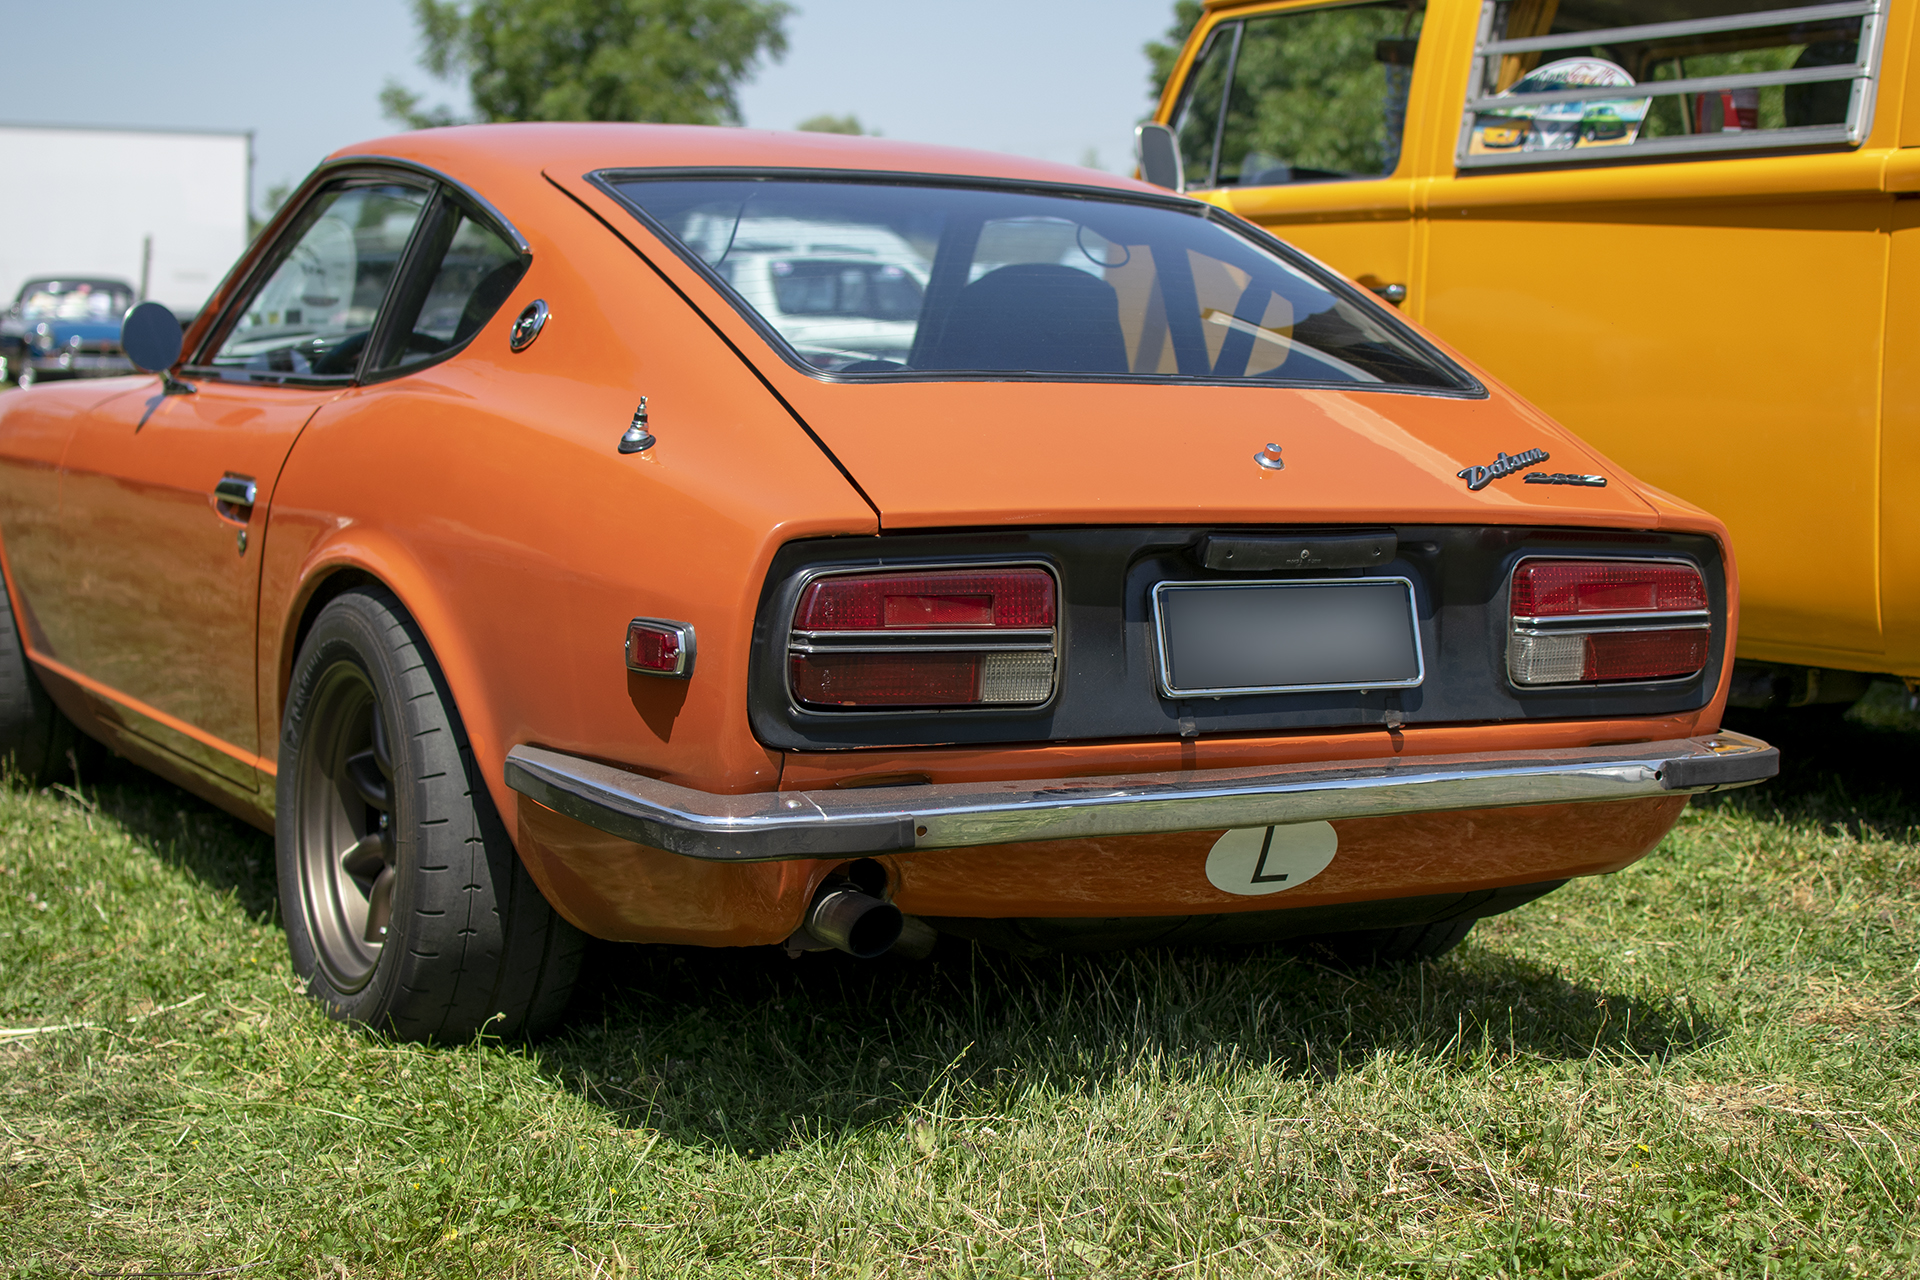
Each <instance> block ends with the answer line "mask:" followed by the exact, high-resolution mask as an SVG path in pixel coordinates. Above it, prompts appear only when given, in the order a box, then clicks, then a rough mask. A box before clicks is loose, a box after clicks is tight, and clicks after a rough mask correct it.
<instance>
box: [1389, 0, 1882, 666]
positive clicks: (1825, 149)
mask: <svg viewBox="0 0 1920 1280" xmlns="http://www.w3.org/2000/svg"><path fill="white" fill-rule="evenodd" d="M1863 11H1864V12H1863ZM1911 12H1912V10H1911V9H1910V8H1908V9H1906V10H1905V11H1904V13H1905V14H1911ZM1902 17H1903V13H1902V11H1901V10H1899V9H1896V10H1893V11H1892V12H1891V13H1890V14H1889V13H1888V12H1887V11H1885V10H1883V9H1881V8H1879V7H1878V6H1875V5H1872V4H1861V5H1827V6H1823V7H1819V8H1790V7H1789V6H1788V5H1787V4H1785V3H1783V2H1782V0H1735V2H1733V3H1719V0H1711V2H1709V0H1685V2H1680V0H1486V3H1485V4H1484V5H1482V6H1480V18H1479V25H1478V29H1477V35H1476V36H1475V37H1474V44H1473V47H1472V49H1471V51H1470V52H1471V57H1470V58H1469V57H1461V58H1460V59H1459V63H1458V65H1459V67H1460V71H1462V72H1466V73H1467V74H1465V75H1461V74H1459V72H1455V73H1453V74H1454V83H1453V87H1452V88H1451V89H1450V90H1449V91H1448V92H1449V96H1450V97H1451V102H1452V111H1453V116H1452V122H1451V125H1452V130H1453V137H1454V139H1455V148H1456V150H1455V154H1454V156H1453V165H1454V168H1455V176H1453V177H1451V178H1444V177H1443V178H1436V179H1435V180H1434V181H1433V182H1432V183H1431V184H1430V185H1429V187H1428V189H1427V194H1426V195H1425V197H1424V198H1423V201H1422V203H1423V205H1424V209H1423V215H1422V216H1423V218H1424V219H1425V225H1424V232H1425V238H1424V246H1425V247H1424V259H1425V267H1424V270H1425V275H1424V278H1423V280H1422V288H1423V302H1424V307H1423V311H1422V317H1423V319H1424V321H1425V323H1426V324H1427V325H1428V326H1429V327H1431V328H1432V329H1433V330H1434V331H1435V332H1436V333H1438V334H1439V335H1440V336H1441V337H1442V338H1445V339H1446V340H1447V341H1449V342H1451V343H1453V344H1454V345H1455V346H1457V347H1459V348H1460V349H1462V350H1464V351H1465V352H1467V353H1468V354H1469V355H1471V356H1472V357H1473V358H1474V359H1475V360H1477V361H1479V362H1480V363H1481V364H1482V365H1484V366H1485V367H1486V368H1488V369H1489V370H1490V371H1491V372H1492V373H1493V374H1495V375H1496V376H1498V377H1499V378H1501V379H1503V380H1504V381H1506V382H1507V383H1508V384H1510V385H1511V386H1513V387H1514V388H1515V389H1516V390H1518V391H1519V392H1521V394H1523V395H1525V396H1527V397H1528V398H1529V399H1531V400H1533V401H1534V402H1535V403H1536V404H1538V405H1540V407H1541V408H1543V409H1545V410H1546V411H1547V412H1548V413H1551V414H1552V415H1553V416H1554V417H1555V418H1557V419H1558V420H1559V421H1560V422H1562V423H1563V424H1565V425H1566V426H1568V427H1570V428H1571V429H1573V430H1574V431H1576V432H1578V433H1579V434H1580V435H1582V436H1583V437H1585V438H1586V439H1587V440H1588V441H1590V442H1591V443H1593V444H1594V445H1596V446H1598V447H1599V448H1600V449H1602V450H1604V451H1605V452H1606V453H1607V454H1608V455H1610V456H1611V457H1612V458H1613V459H1614V460H1615V461H1617V462H1619V463H1621V464H1622V465H1623V466H1625V467H1626V468H1628V469H1629V470H1630V471H1632V472H1633V473H1634V474H1635V475H1637V476H1639V477H1640V478H1641V479H1644V480H1647V481H1650V482H1652V483H1653V484H1656V485H1659V486H1660V487H1662V488H1664V489H1667V490H1669V491H1671V492H1673V493H1675V494H1678V495H1679V496H1680V497H1682V498H1685V499H1687V500H1689V501H1692V502H1696V503H1698V504H1699V505H1701V506H1703V507H1705V508H1707V509H1708V510H1710V511H1712V512H1713V513H1714V514H1715V515H1717V516H1719V517H1720V518H1721V519H1723V520H1725V521H1726V523H1727V526H1728V528H1729V529H1730V530H1731V532H1732V536H1733V544H1734V549H1735V551H1736V553H1737V554H1738V557H1739V563H1740V576H1741V622H1740V652H1741V654H1742V656H1743V657H1747V658H1750V659H1757V660H1761V661H1769V662H1789V663H1798V664H1805V665H1810V666H1830V667H1842V668H1848V669H1853V670H1865V671H1874V670H1881V669H1884V667H1883V663H1884V657H1883V656H1882V655H1883V651H1884V645H1883V640H1882V632H1881V619H1880V596H1879V569H1878V550H1879V547H1878V543H1879V530H1878V520H1879V509H1880V485H1879V480H1878V468H1879V465H1880V460H1881V459H1880V446H1879V430H1880V417H1879V395H1880V390H1881V387H1880V378H1881V349H1882V348H1881V344H1882V326H1883V319H1882V298H1883V290H1884V289H1885V287H1886V279H1887V267H1888V259H1887V255H1888V251H1889V236H1888V229H1889V226H1890V220H1891V219H1892V218H1893V217H1894V214H1895V209H1894V200H1893V197H1891V196H1890V195H1888V194H1887V193H1886V191H1885V190H1884V189H1883V187H1882V183H1881V171H1882V168H1883V166H1884V164H1885V161H1886V159H1887V156H1888V154H1889V144H1890V143H1891V142H1892V141H1893V137H1892V133H1891V129H1892V117H1894V116H1895V115H1896V114H1897V111H1896V110H1895V107H1894V105H1893V103H1891V102H1890V103H1888V104H1887V106H1886V107H1885V109H1884V110H1883V111H1882V113H1881V115H1882V117H1883V118H1882V119H1879V120H1876V119H1875V117H1874V99H1875V91H1876V89H1877V88H1878V87H1879V86H1880V85H1881V84H1883V83H1886V81H1885V80H1884V76H1885V73H1886V71H1887V69H1888V67H1887V64H1885V63H1883V62H1882V59H1881V58H1880V42H1881V35H1882V30H1883V28H1885V27H1886V24H1887V23H1888V22H1889V21H1891V20H1892V19H1896V18H1902ZM1901 41H1902V43H1903V42H1904V33H1903V34H1902V36H1901ZM1887 47H1888V49H1889V50H1892V49H1894V48H1897V47H1899V46H1898V45H1896V44H1889V45H1888V46H1887ZM1458 52H1459V53H1462V54H1466V53H1468V52H1469V50H1467V49H1460V50H1458ZM1889 61H1891V62H1892V63H1893V64H1894V65H1895V66H1897V65H1898V62H1899V61H1900V60H1898V59H1890V60H1889ZM1896 83H1897V82H1896ZM1437 133H1438V125H1437V124H1436V136H1437Z"/></svg>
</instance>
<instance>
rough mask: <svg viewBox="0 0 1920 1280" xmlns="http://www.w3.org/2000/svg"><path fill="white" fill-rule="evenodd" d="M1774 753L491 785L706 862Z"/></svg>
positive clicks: (1719, 764) (599, 771) (552, 776)
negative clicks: (733, 785)
mask: <svg viewBox="0 0 1920 1280" xmlns="http://www.w3.org/2000/svg"><path fill="white" fill-rule="evenodd" d="M1779 770H1780V753H1779V751H1777V750H1776V749H1775V748H1773V747H1770V746H1768V745H1767V744H1766V743H1764V742H1762V741H1760V740H1759V739H1758V738H1750V737H1747V736H1746V735H1744V734H1739V733H1728V732H1724V731H1723V732H1720V733H1715V734H1708V735H1705V736H1702V737H1695V738H1680V739H1674V740H1670V741H1665V742H1643V743H1635V744H1632V745H1629V746H1608V747H1589V748H1579V749H1557V750H1547V751H1514V752H1500V753H1493V754H1482V755H1473V756H1415V757H1410V758H1407V759H1404V760H1393V761H1388V762H1378V761H1368V762H1365V763H1342V764H1333V765H1328V764H1323V763H1316V764H1304V765H1290V766H1264V767H1255V768H1238V769H1206V770H1191V771H1186V772H1173V773H1147V774H1130V775H1119V776H1108V777H1099V778H1044V779H1029V780H1021V781H1009V782H979V783H942V784H934V785H926V786H912V787H870V788H855V789H849V790H818V791H773V792H754V793H751V794H747V795H714V794H711V793H708V792H704V791H695V790H693V789H691V788H689V787H682V786H677V785H675V784H674V783H671V782H662V781H660V780H658V779H655V778H647V777H643V776H641V775H638V774H634V773H629V772H627V771H625V770H622V769H617V768H614V767H612V766H609V765H605V764H600V763H597V762H595V761H592V760H587V759H583V758H581V757H579V756H573V755H567V754H565V753H562V752H558V751H548V750H546V749H544V748H540V747H532V746H521V747H515V748H514V749H513V750H512V751H510V752H508V754H507V768H506V777H507V785H509V786H510V787H512V788H513V789H514V790H515V791H518V792H519V793H520V794H522V795H524V796H527V797H528V798H529V799H532V800H535V801H538V802H539V803H540V804H543V805H545V806H547V807H548V808H550V809H553V810H555V811H557V812H559V813H562V814H565V815H566V816H568V817H570V818H573V819H575V820H576V821H579V822H583V823H585V824H586V825H588V826H590V827H594V828H596V829H598V830H600V831H604V832H606V833H607V834H609V835H612V836H616V837H618V838H620V839H622V840H629V841H632V842H634V843H636V844H642V845H648V846H650V847H653V848H656V849H665V850H667V851H669V852H672V853H677V854H681V855H683V856H685V857H689V858H698V859H702V860H705V861H712V862H776V861H783V860H788V859H798V858H843V857H859V856H863V855H872V854H884V853H895V852H900V851H904V850H909V849H962V848H967V847H970V846H975V845H995V844H1012V843H1018V842H1025V841H1034V840H1072V839H1084V838H1100V837H1109V836H1129V835H1154V834H1163V833H1168V832H1177V831H1206V830H1220V829H1226V828H1234V827H1264V826H1276V825H1284V824H1288V823H1296V822H1319V821H1329V820H1337V819H1341V818H1372V817H1381V816H1387V815H1396V814H1413V813H1440V812H1446V811H1449V810H1466V809H1499V808H1512V807H1516V806H1523V805H1544V804H1565V803H1569V802H1576V801H1589V800H1596V801H1598V800H1635V799H1644V798H1651V797H1658V796H1671V795H1676V794H1678V795H1692V794H1700V793H1703V792H1709V791H1721V790H1726V789H1729V788H1732V787H1744V786H1751V785H1752V784H1754V783H1756V782H1764V781H1765V780H1766V779H1768V778H1771V777H1773V776H1774V775H1775V774H1776V773H1778V772H1779Z"/></svg>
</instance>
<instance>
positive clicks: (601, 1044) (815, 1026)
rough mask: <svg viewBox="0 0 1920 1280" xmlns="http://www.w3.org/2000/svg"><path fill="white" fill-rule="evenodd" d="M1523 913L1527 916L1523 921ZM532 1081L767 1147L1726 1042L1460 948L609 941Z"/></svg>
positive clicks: (1662, 1015)
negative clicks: (998, 1116) (1046, 1096)
mask: <svg viewBox="0 0 1920 1280" xmlns="http://www.w3.org/2000/svg"><path fill="white" fill-rule="evenodd" d="M1523 909H1524V908H1523ZM590 963H591V964H593V966H594V970H593V972H591V973H590V974H589V976H588V978H587V981H586V983H585V984H584V986H583V989H582V991H581V993H580V995H579V997H578V998H577V999H576V1001H575V1005H574V1011H573V1025H572V1029H570V1030H568V1031H566V1032H563V1033H562V1034H561V1035H559V1036H557V1037H555V1038H554V1039H553V1040H551V1041H548V1042H547V1043H546V1044H544V1045H542V1046H540V1047H539V1049H538V1051H537V1052H538V1055H539V1058H540V1060H541V1062H542V1064H543V1068H544V1070H545V1071H546V1072H547V1073H548V1074H549V1076H550V1077H551V1078H553V1079H554V1080H556V1081H558V1082H560V1083H562V1084H564V1085H565V1086H566V1087H567V1088H569V1089H572V1090H574V1091H576V1092H578V1093H581V1094H582V1095H583V1096H585V1097H587V1098H588V1099H589V1100H591V1101H593V1102H595V1103H597V1104H598V1105H600V1106H601V1107H603V1108H605V1109H606V1110H607V1111H608V1112H609V1113H610V1115H611V1117H612V1118H613V1119H614V1120H615V1122H617V1123H623V1124H629V1125H646V1126H650V1127H653V1128H656V1129H659V1130H661V1131H662V1132H664V1133H666V1134H667V1135H668V1136H670V1137H672V1138H674V1139H675V1140H676V1141H680V1142H685V1143H694V1144H707V1143H712V1144H716V1145H719V1146H722V1147H727V1148H731V1149H734V1150H736V1151H739V1152H745V1151H747V1150H749V1149H754V1150H758V1151H767V1150H769V1149H772V1148H776V1147H778V1146H781V1145H783V1144H784V1143H786V1142H789V1141H793V1140H795V1139H796V1138H797V1137H799V1136H801V1135H808V1136H821V1135H828V1134H832V1133H834V1132H845V1131H849V1130H852V1129H857V1128H860V1127H862V1126H865V1125H869V1124H872V1123H875V1122H879V1121H884V1120H887V1119H889V1118H891V1117H894V1116H896V1115H897V1114H899V1113H900V1112H901V1111H903V1110H906V1109H909V1108H912V1107H915V1106H917V1105H925V1104H928V1103H930V1102H931V1100H932V1099H934V1098H936V1097H938V1096H939V1095H941V1094H942V1092H943V1091H945V1092H947V1093H949V1094H950V1096H951V1101H950V1102H949V1104H948V1109H949V1110H960V1111H965V1112H971V1113H980V1112H989V1113H990V1112H994V1111H997V1110H999V1109H1001V1108H1002V1107H1004V1106H1011V1105H1013V1103H1014V1100H1015V1099H1016V1098H1017V1097H1018V1096H1020V1095H1023V1094H1027V1093H1029V1092H1032V1091H1035V1090H1039V1091H1042V1092H1046V1093H1053V1094H1060V1095H1072V1094H1075V1093H1081V1092H1084V1091H1085V1090H1086V1089H1087V1088H1088V1087H1089V1086H1090V1085H1094V1084H1097V1083H1099V1082H1103V1081H1104V1082H1109V1083H1111V1082H1114V1081H1117V1080H1119V1079H1120V1078H1121V1077H1123V1076H1128V1075H1135V1074H1138V1073H1142V1072H1145V1073H1147V1074H1149V1075H1167V1076H1173V1077H1178V1078H1185V1079H1190V1080H1191V1079H1207V1078H1210V1077H1211V1078H1215V1079H1221V1080H1224V1079H1225V1078H1226V1077H1227V1076H1229V1075H1231V1074H1235V1073H1238V1072H1240V1071H1244V1070H1245V1069H1246V1068H1248V1067H1250V1066H1253V1067H1263V1066H1264V1067H1269V1068H1271V1069H1277V1070H1279V1071H1281V1072H1283V1073H1285V1074H1288V1075H1293V1076H1299V1077H1306V1078H1320V1079H1331V1078H1333V1077H1336V1076H1339V1075H1341V1074H1345V1073H1348V1072H1352V1071H1355V1070H1358V1069H1360V1068H1361V1067H1362V1066H1363V1065H1364V1064H1366V1063H1367V1062H1368V1061H1369V1060H1370V1059H1372V1058H1374V1057H1375V1056H1376V1055H1382V1054H1385V1055H1391V1056H1414V1057H1420V1058H1424V1059H1427V1060H1429V1061H1430V1062H1433V1063H1434V1064H1436V1065H1445V1064H1450V1063H1451V1064H1456V1065H1459V1066H1462V1067H1470V1066H1471V1064H1474V1063H1478V1062H1481V1061H1483V1060H1484V1059H1485V1058H1492V1059H1494V1060H1500V1059H1502V1058H1507V1057H1524V1058H1540V1057H1547V1058H1559V1059H1585V1058H1587V1057H1589V1056H1598V1057H1600V1058H1602V1059H1611V1060H1619V1059H1637V1060H1649V1059H1659V1058H1666V1057H1671V1056H1673V1055H1676V1054H1684V1053H1687V1052H1689V1051H1691V1050H1694V1049H1696V1048H1699V1047H1701V1046H1703V1045H1705V1044H1706V1043H1708V1042H1710V1041H1711V1040H1713V1039H1715V1038H1717V1037H1718V1036H1719V1035H1720V1034H1721V1029H1720V1028H1719V1027H1718V1026H1717V1025H1716V1024H1715V1023H1714V1022H1713V1021H1712V1020H1711V1019H1710V1018H1709V1017H1707V1016H1706V1015H1705V1014H1704V1013H1703V1012H1702V1011H1701V1010H1698V1009H1696V1008H1694V1007H1693V1006H1692V1005H1691V1004H1690V1003H1688V1002H1686V1001H1684V1000H1681V1001H1658V1002H1655V1001H1648V1000H1645V999H1642V998H1639V997H1637V996H1634V995H1631V994H1628V993H1626V992H1625V991H1615V990H1606V989H1602V988H1600V987H1596V986H1593V985H1590V984H1587V983H1583V982H1579V981H1576V980H1571V979H1569V978H1568V977H1566V976H1564V975H1562V974H1561V973H1558V972H1556V971H1554V970H1553V969H1550V968H1547V967H1545V966H1542V965H1539V964H1536V963H1532V962H1529V961H1525V960H1521V959H1516V958H1514V957H1511V956H1506V955H1502V954H1499V953H1495V952H1490V951H1483V950H1479V949H1475V948H1468V949H1466V950H1464V951H1462V952H1460V953H1457V954H1456V955H1455V956H1450V957H1447V958H1445V959H1443V960H1441V961H1439V962H1435V963H1431V964H1425V965H1414V966H1403V967H1392V968H1383V969H1376V970H1371V971H1361V972H1355V973H1347V972H1340V971H1335V970H1331V969H1328V968H1325V967H1323V966H1321V965H1320V964H1318V963H1317V962H1315V961H1312V960H1310V959H1307V958H1305V957H1303V956H1301V955H1300V954H1299V953H1297V952H1293V951H1289V950H1287V949H1285V948H1282V947H1277V946H1275V947H1260V948H1232V949H1227V948H1218V949H1201V948H1193V949H1186V950H1166V949H1149V950H1140V951H1133V952H1116V953H1108V954H1103V955H1071V956H1068V955H1062V956H1054V957H1049V958H1045V959H1040V960H1023V959H1018V958H1015V957H1011V956H1007V955H1004V954H1001V953H997V952H993V951H989V950H986V949H983V948H976V947H972V946H969V945H967V944H962V943H948V944H945V945H943V947H942V949H941V950H940V951H939V952H938V953H936V955H935V957H934V958H933V960H931V961H928V962H922V963H919V964H911V963H905V962H897V963H896V962H887V961H878V962H872V961H870V962H865V963H862V962H859V961H855V960H851V959H849V958H847V957H843V956H840V955H837V954H832V955H810V956H806V957H803V958H802V959H800V960H797V961H790V960H787V959H786V958H785V957H784V956H781V955H779V954H778V953H775V952H771V951H770V950H755V951H736V952H702V951H697V950H693V949H688V948H643V947H625V948H622V947H612V946H604V947H601V948H599V949H598V950H597V951H596V952H595V953H594V957H593V960H592V961H591V962H590Z"/></svg>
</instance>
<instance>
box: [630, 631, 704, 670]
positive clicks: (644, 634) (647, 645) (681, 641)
mask: <svg viewBox="0 0 1920 1280" xmlns="http://www.w3.org/2000/svg"><path fill="white" fill-rule="evenodd" d="M627 669H628V670H629V671H640V672H644V673H645V674H647V675H653V676H690V675H692V674H693V628H692V627H690V626H688V625H687V624H686V623H684V622H669V621H667V620H666V619H664V618H635V619H634V620H633V621H632V622H629V623H628V624H627Z"/></svg>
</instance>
